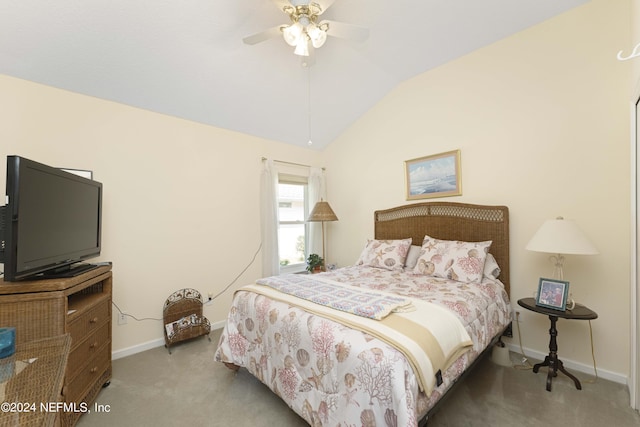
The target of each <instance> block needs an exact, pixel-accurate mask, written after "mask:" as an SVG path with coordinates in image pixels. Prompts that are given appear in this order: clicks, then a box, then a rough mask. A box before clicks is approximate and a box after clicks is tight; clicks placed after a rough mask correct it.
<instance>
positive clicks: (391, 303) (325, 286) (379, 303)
mask: <svg viewBox="0 0 640 427" xmlns="http://www.w3.org/2000/svg"><path fill="white" fill-rule="evenodd" d="M257 283H258V284H259V285H266V286H269V287H272V288H274V289H277V290H279V291H280V292H284V293H286V294H290V295H294V296H296V297H298V298H303V299H306V300H308V301H312V302H314V303H316V304H320V305H324V306H327V307H331V308H334V309H336V310H341V311H345V312H347V313H351V314H355V315H358V316H363V317H368V318H370V319H376V320H381V319H383V318H385V317H386V316H388V315H389V314H390V313H392V312H400V311H411V310H415V307H413V306H412V304H411V299H409V298H405V297H401V296H398V295H393V294H389V293H385V292H378V291H372V290H370V289H361V288H356V287H354V286H346V285H345V284H344V283H340V282H334V281H333V280H330V279H326V278H323V277H322V276H320V275H313V274H285V275H282V276H273V277H266V278H264V279H260V280H258V281H257Z"/></svg>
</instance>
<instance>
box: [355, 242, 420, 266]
mask: <svg viewBox="0 0 640 427" xmlns="http://www.w3.org/2000/svg"><path fill="white" fill-rule="evenodd" d="M410 246H411V238H408V239H401V240H377V239H369V240H367V244H366V245H365V247H364V249H363V250H362V253H361V254H360V258H359V259H358V262H356V265H364V266H369V267H377V268H384V269H387V270H402V269H403V268H404V262H405V260H406V259H407V254H408V253H409V247H410Z"/></svg>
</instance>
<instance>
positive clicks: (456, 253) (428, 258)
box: [413, 236, 492, 283]
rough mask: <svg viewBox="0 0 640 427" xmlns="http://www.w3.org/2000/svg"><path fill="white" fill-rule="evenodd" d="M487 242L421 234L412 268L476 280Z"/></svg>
mask: <svg viewBox="0 0 640 427" xmlns="http://www.w3.org/2000/svg"><path fill="white" fill-rule="evenodd" d="M491 243H492V241H491V240H489V241H486V242H461V241H458V240H439V239H434V238H432V237H430V236H424V240H423V241H422V249H421V251H420V257H419V258H418V262H417V264H416V266H415V268H414V270H413V272H414V273H417V274H425V275H428V276H434V277H441V278H444V279H450V280H456V281H458V282H465V283H480V282H481V281H482V276H483V274H484V264H485V260H486V258H487V253H489V247H490V246H491Z"/></svg>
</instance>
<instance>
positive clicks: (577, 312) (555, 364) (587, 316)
mask: <svg viewBox="0 0 640 427" xmlns="http://www.w3.org/2000/svg"><path fill="white" fill-rule="evenodd" d="M518 305H519V306H521V307H524V308H526V309H527V310H531V311H534V312H536V313H540V314H546V315H547V316H549V320H550V321H551V328H550V329H549V335H550V339H549V355H548V356H546V357H545V358H544V362H542V363H538V364H536V365H534V366H533V372H534V373H536V374H537V373H538V370H539V369H540V367H542V366H548V367H549V371H548V373H547V391H551V380H552V379H553V377H557V376H558V371H560V372H562V373H563V374H565V375H566V376H568V377H569V378H571V379H572V380H573V383H574V384H575V385H576V388H577V389H578V390H582V385H581V384H580V381H578V379H577V378H576V377H574V376H573V375H572V374H570V373H569V372H568V371H567V370H566V369H565V368H564V365H563V364H562V360H560V359H558V343H557V342H556V336H558V330H557V329H556V322H557V321H558V318H563V319H574V320H593V319H597V318H598V314H597V313H596V312H595V311H593V310H591V309H589V308H588V307H585V306H583V305H578V304H576V306H575V307H574V309H573V310H566V311H560V310H553V309H550V308H546V307H540V306H537V305H536V300H535V299H534V298H522V299H519V300H518Z"/></svg>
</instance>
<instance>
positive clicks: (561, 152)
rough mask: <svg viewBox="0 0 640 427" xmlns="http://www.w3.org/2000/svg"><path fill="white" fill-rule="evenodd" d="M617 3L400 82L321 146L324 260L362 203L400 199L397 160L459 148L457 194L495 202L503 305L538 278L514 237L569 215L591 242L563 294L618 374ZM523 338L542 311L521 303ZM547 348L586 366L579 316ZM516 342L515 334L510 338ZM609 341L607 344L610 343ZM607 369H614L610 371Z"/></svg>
mask: <svg viewBox="0 0 640 427" xmlns="http://www.w3.org/2000/svg"><path fill="white" fill-rule="evenodd" d="M629 8H630V3H629V2H627V1H621V2H610V1H592V2H590V3H589V4H587V5H585V6H582V7H580V8H577V9H575V10H572V11H570V12H568V13H565V14H563V15H561V16H559V17H556V18H554V19H552V20H549V21H547V22H544V23H542V24H540V25H537V26H535V27H533V28H530V29H528V30H526V31H524V32H521V33H519V34H517V35H515V36H512V37H509V38H507V39H504V40H502V41H499V42H497V43H495V44H493V45H491V46H488V47H486V48H483V49H480V50H478V51H476V52H474V53H471V54H469V55H467V56H465V57H463V58H460V59H458V60H456V61H453V62H451V63H448V64H446V65H444V66H441V67H439V68H437V69H434V70H432V71H430V72H427V73H424V74H422V75H420V76H417V77H415V78H414V79H412V80H409V81H407V82H405V83H404V84H403V85H401V86H399V87H398V88H397V89H396V90H394V91H392V92H391V93H390V94H389V95H388V96H387V97H386V98H385V99H384V100H383V101H382V102H380V103H378V104H377V105H376V106H374V107H373V108H372V109H371V110H370V111H369V112H368V113H367V114H366V115H365V116H364V117H363V118H362V119H361V120H360V121H359V122H358V123H356V124H355V125H353V126H352V127H351V128H350V129H348V130H347V131H346V132H345V133H343V135H341V137H340V138H339V139H338V140H337V141H335V142H334V143H333V144H331V146H330V147H329V148H328V149H327V150H325V152H324V153H323V155H324V156H325V159H326V160H325V163H326V164H327V166H328V170H327V177H328V182H327V187H328V199H329V201H330V203H331V205H332V207H333V208H334V210H335V212H336V214H337V215H338V217H339V218H340V221H339V222H336V223H331V224H330V226H329V229H330V232H331V235H330V240H329V242H330V247H329V254H330V255H329V256H328V258H329V262H334V261H337V262H338V263H339V264H340V265H345V264H349V263H352V262H354V260H355V259H357V256H358V254H359V252H360V250H361V249H362V247H363V245H364V241H365V239H366V238H370V237H372V234H373V229H372V212H373V211H374V210H376V209H383V208H388V207H391V206H395V205H399V204H403V203H405V197H404V163H403V162H404V161H405V160H408V159H413V158H417V157H422V156H425V155H430V154H435V153H440V152H444V151H449V150H454V149H460V150H461V157H462V183H463V185H462V187H463V195H462V196H461V197H454V198H450V199H449V200H451V201H460V202H470V203H484V204H504V205H507V206H509V208H510V219H511V286H512V299H513V306H514V307H517V304H516V303H515V301H516V300H517V299H519V298H523V297H528V296H532V294H533V292H534V291H535V289H536V287H537V282H538V278H539V277H541V276H550V275H551V274H552V272H553V271H552V266H551V264H549V263H548V261H547V255H545V254H540V253H534V252H529V251H526V250H525V249H524V247H525V245H526V244H527V242H528V240H529V239H530V238H531V236H532V235H533V234H534V233H535V231H536V230H537V228H538V227H539V226H540V225H541V224H542V222H543V221H544V220H546V219H551V218H554V217H556V216H558V215H563V216H564V217H566V218H571V219H574V220H576V221H577V223H578V224H579V225H580V227H581V228H582V229H583V230H584V231H585V233H586V234H587V235H588V236H589V238H590V239H591V240H592V241H593V243H594V244H595V245H596V247H597V248H598V249H599V251H600V255H597V256H591V257H579V256H567V259H566V264H565V278H566V279H567V280H569V281H570V282H571V285H570V289H571V291H572V293H573V295H574V298H575V299H576V300H577V301H579V302H581V303H584V304H585V305H587V306H589V307H591V308H592V309H593V310H595V311H596V312H598V314H599V318H598V320H596V321H594V322H592V323H593V330H594V340H595V354H596V357H597V362H598V367H599V368H600V369H601V370H603V371H610V372H612V373H614V374H621V375H622V377H623V378H624V376H626V375H627V374H628V372H629V370H628V369H629V368H628V367H629V303H628V298H629V241H630V240H629V230H630V228H629V223H630V214H629V212H630V202H629V192H630V183H629V181H630V180H629V176H630V174H629V163H630V161H629V153H630V151H629V126H630V121H629V86H630V65H629V64H628V63H622V62H620V61H617V60H616V53H617V52H618V50H620V49H622V48H625V47H627V46H628V44H629V39H630V25H629V21H630V20H629ZM522 319H523V323H522V339H523V345H524V346H525V347H527V348H531V349H534V350H536V351H538V352H540V353H544V352H545V351H547V345H548V338H549V337H548V333H547V331H548V329H549V321H548V319H547V318H546V317H544V316H540V315H537V314H533V313H530V312H526V313H523V315H522ZM558 342H559V347H560V354H561V357H562V358H564V359H571V360H574V361H576V362H578V363H582V364H584V365H586V366H589V365H591V363H592V362H591V352H590V344H589V329H588V324H587V323H586V322H580V321H561V322H560V323H559V336H558ZM512 343H513V344H517V338H516V339H514V340H512ZM611 349H616V351H611ZM618 379H620V378H618Z"/></svg>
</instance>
